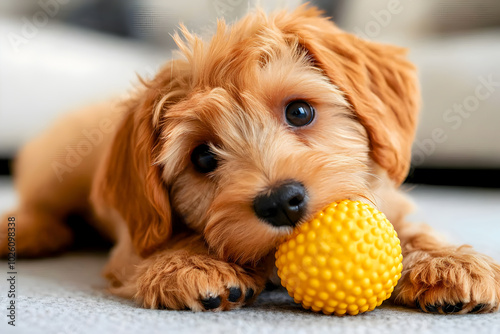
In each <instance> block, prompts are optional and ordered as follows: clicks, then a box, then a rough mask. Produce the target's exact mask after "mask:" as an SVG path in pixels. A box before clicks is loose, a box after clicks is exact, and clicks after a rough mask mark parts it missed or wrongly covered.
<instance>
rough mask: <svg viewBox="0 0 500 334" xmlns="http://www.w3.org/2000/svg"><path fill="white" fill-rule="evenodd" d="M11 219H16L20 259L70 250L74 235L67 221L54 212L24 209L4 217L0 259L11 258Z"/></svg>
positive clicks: (17, 246)
mask: <svg viewBox="0 0 500 334" xmlns="http://www.w3.org/2000/svg"><path fill="white" fill-rule="evenodd" d="M8 217H14V218H15V240H16V248H15V249H16V256H22V257H34V256H46V255H51V254H55V253H57V252H59V251H61V250H63V249H65V248H67V247H68V246H69V245H70V244H71V242H72V240H73V233H72V231H71V229H70V228H69V227H68V226H67V225H66V224H65V223H64V221H63V220H62V219H61V218H60V217H57V216H55V215H54V214H53V213H51V212H47V211H45V210H41V209H36V208H27V207H23V209H22V210H15V211H12V212H9V213H7V214H6V215H5V216H3V217H2V221H1V224H0V226H1V231H0V257H4V256H5V255H7V252H8V248H7V244H8V233H7V232H8V230H7V219H8Z"/></svg>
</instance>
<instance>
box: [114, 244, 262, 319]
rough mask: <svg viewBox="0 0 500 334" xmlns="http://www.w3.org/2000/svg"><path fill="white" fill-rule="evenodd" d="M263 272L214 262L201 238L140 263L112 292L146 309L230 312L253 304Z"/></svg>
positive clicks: (174, 246) (254, 268)
mask: <svg viewBox="0 0 500 334" xmlns="http://www.w3.org/2000/svg"><path fill="white" fill-rule="evenodd" d="M265 267H266V268H270V269H271V268H272V266H265ZM266 268H258V267H253V268H250V267H245V268H244V267H241V266H239V265H237V264H234V263H228V262H226V261H222V260H219V259H217V258H215V257H214V256H213V255H211V254H210V253H209V251H208V250H207V249H206V247H205V244H204V242H203V239H202V237H201V236H189V237H178V238H176V239H175V240H173V241H172V243H170V244H169V249H168V250H165V251H162V252H160V253H157V254H155V255H153V256H151V257H149V258H147V259H144V260H142V262H140V263H139V265H137V266H136V271H135V273H134V274H133V275H132V277H130V278H129V279H128V280H127V281H126V282H124V283H123V285H122V286H121V287H115V288H111V291H112V292H113V293H114V294H116V295H119V296H123V297H126V298H133V299H135V300H136V301H137V302H138V303H139V304H140V305H142V306H143V307H147V308H168V309H174V310H182V309H186V308H189V309H191V310H193V311H203V310H229V309H233V308H238V307H241V306H242V305H244V304H246V303H249V302H251V301H253V300H254V299H255V297H256V296H257V294H258V293H260V292H261V291H262V290H263V289H264V286H265V283H266V277H267V276H268V275H269V272H268V270H267V269H266Z"/></svg>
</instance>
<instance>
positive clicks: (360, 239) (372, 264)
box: [276, 200, 403, 315]
mask: <svg viewBox="0 0 500 334" xmlns="http://www.w3.org/2000/svg"><path fill="white" fill-rule="evenodd" d="M402 260H403V256H402V255H401V246H400V243H399V239H398V237H397V233H396V231H395V230H394V228H393V226H392V225H391V224H390V223H389V221H388V220H387V218H386V217H385V215H384V214H383V213H381V212H379V211H377V210H376V209H374V208H372V207H371V206H369V205H368V204H364V203H362V202H359V201H357V202H354V201H349V200H344V201H339V202H335V203H333V204H330V205H329V206H328V207H326V208H325V209H323V210H322V211H321V212H319V213H318V214H316V216H315V217H314V218H313V219H312V220H311V221H309V222H306V223H304V224H302V225H300V226H299V227H298V228H296V229H295V231H294V232H293V233H292V234H291V235H290V236H289V237H288V238H287V240H286V241H285V242H284V243H282V244H281V245H280V246H279V247H278V251H277V252H276V266H277V267H278V276H279V277H280V278H281V284H282V285H283V286H284V287H286V289H287V290H288V293H289V294H290V296H292V297H293V299H294V300H295V302H296V303H301V304H302V306H303V307H305V308H307V309H312V310H313V311H316V312H318V311H322V312H323V313H325V314H332V313H335V314H336V315H344V314H346V313H347V314H351V315H356V314H358V313H362V312H366V311H372V310H373V309H375V307H377V306H379V305H380V304H382V302H383V301H384V300H386V299H387V298H389V297H390V295H391V293H392V291H393V290H394V287H395V286H396V284H397V282H398V280H399V278H400V277H401V271H402V269H403V265H402Z"/></svg>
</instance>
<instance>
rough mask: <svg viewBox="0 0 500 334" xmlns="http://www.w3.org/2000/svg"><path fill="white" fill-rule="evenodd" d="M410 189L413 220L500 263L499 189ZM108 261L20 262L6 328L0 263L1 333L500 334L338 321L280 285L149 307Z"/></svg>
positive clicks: (480, 318)
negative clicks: (204, 301) (185, 305)
mask: <svg viewBox="0 0 500 334" xmlns="http://www.w3.org/2000/svg"><path fill="white" fill-rule="evenodd" d="M410 193H411V195H412V197H413V198H414V199H415V202H416V203H417V204H418V206H419V210H418V212H416V214H414V219H415V220H416V221H420V220H425V221H427V222H429V223H430V224H431V225H434V226H435V227H436V228H437V229H438V230H440V231H441V232H443V234H445V235H446V236H448V238H449V239H451V240H453V241H454V242H461V243H463V242H465V243H469V244H472V245H473V246H475V247H476V248H477V249H479V250H481V251H483V252H486V253H487V254H488V255H490V256H492V257H494V258H495V259H497V260H499V261H500V243H499V240H500V190H486V189H485V190H482V189H460V188H444V187H427V186H426V187H424V186H416V187H414V188H413V189H412V190H411V191H410ZM14 203H15V197H14V193H13V191H12V185H11V183H10V181H9V180H8V179H0V212H2V211H3V210H5V209H6V208H7V207H10V206H12V205H13V204H14ZM105 261H106V254H104V253H82V252H80V253H70V254H66V255H63V256H60V257H57V258H47V259H41V260H18V263H17V271H18V275H17V279H18V280H17V287H16V288H17V293H18V295H17V299H16V301H17V303H16V305H17V309H16V311H17V314H16V327H12V326H9V325H7V321H8V318H7V317H6V314H7V310H6V308H7V304H8V302H9V299H8V298H7V291H8V286H7V281H6V277H7V271H8V269H7V265H6V263H5V261H2V262H1V263H2V265H1V267H2V268H3V269H2V271H3V275H2V277H4V278H3V279H1V281H0V282H1V283H0V309H1V310H2V311H1V312H0V319H1V320H0V333H2V334H4V333H5V334H7V333H8V334H10V333H26V334H28V333H29V334H37V333H50V334H57V333H71V334H79V333H82V334H83V333H85V334H86V333H93V334H100V333H113V334H121V333H144V334H152V333H198V332H199V333H258V334H265V333H272V334H278V333H287V334H289V333H304V334H305V333H307V334H309V333H343V334H356V333H370V334H377V333H383V334H388V333H404V334H410V333H419V334H422V333H436V334H443V333H457V334H458V333H467V334H470V333H490V334H497V333H500V313H496V314H486V315H462V316H457V315H449V316H442V315H433V314H424V313H421V312H419V311H417V310H413V309H406V308H401V307H396V306H394V305H391V304H389V303H384V304H383V305H382V306H381V307H379V308H377V309H376V310H375V311H373V312H370V313H366V314H363V315H360V316H355V317H352V316H346V317H342V318H338V317H333V316H324V315H319V314H314V313H311V312H308V311H304V310H302V309H301V307H300V306H298V305H296V304H294V303H293V301H292V300H291V298H290V297H288V295H287V294H286V292H285V291H283V290H275V291H269V292H265V293H263V294H262V295H261V296H260V297H259V298H258V300H257V302H256V304H255V305H253V306H251V307H246V308H243V309H240V310H235V311H230V312H223V313H213V312H205V313H193V312H190V311H178V312H177V311H165V310H146V309H141V308H137V307H136V306H135V305H133V304H132V303H131V302H129V301H127V300H122V299H119V298H115V297H112V296H109V295H107V294H106V292H105V286H106V282H105V281H104V279H102V278H101V276H100V270H101V268H102V267H103V265H104V263H105Z"/></svg>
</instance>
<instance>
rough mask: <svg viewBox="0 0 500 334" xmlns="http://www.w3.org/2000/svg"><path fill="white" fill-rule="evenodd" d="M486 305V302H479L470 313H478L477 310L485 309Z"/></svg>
mask: <svg viewBox="0 0 500 334" xmlns="http://www.w3.org/2000/svg"><path fill="white" fill-rule="evenodd" d="M485 307H486V304H477V305H476V306H474V308H473V309H472V310H471V311H470V313H477V312H481V311H482V310H483V308H485Z"/></svg>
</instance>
